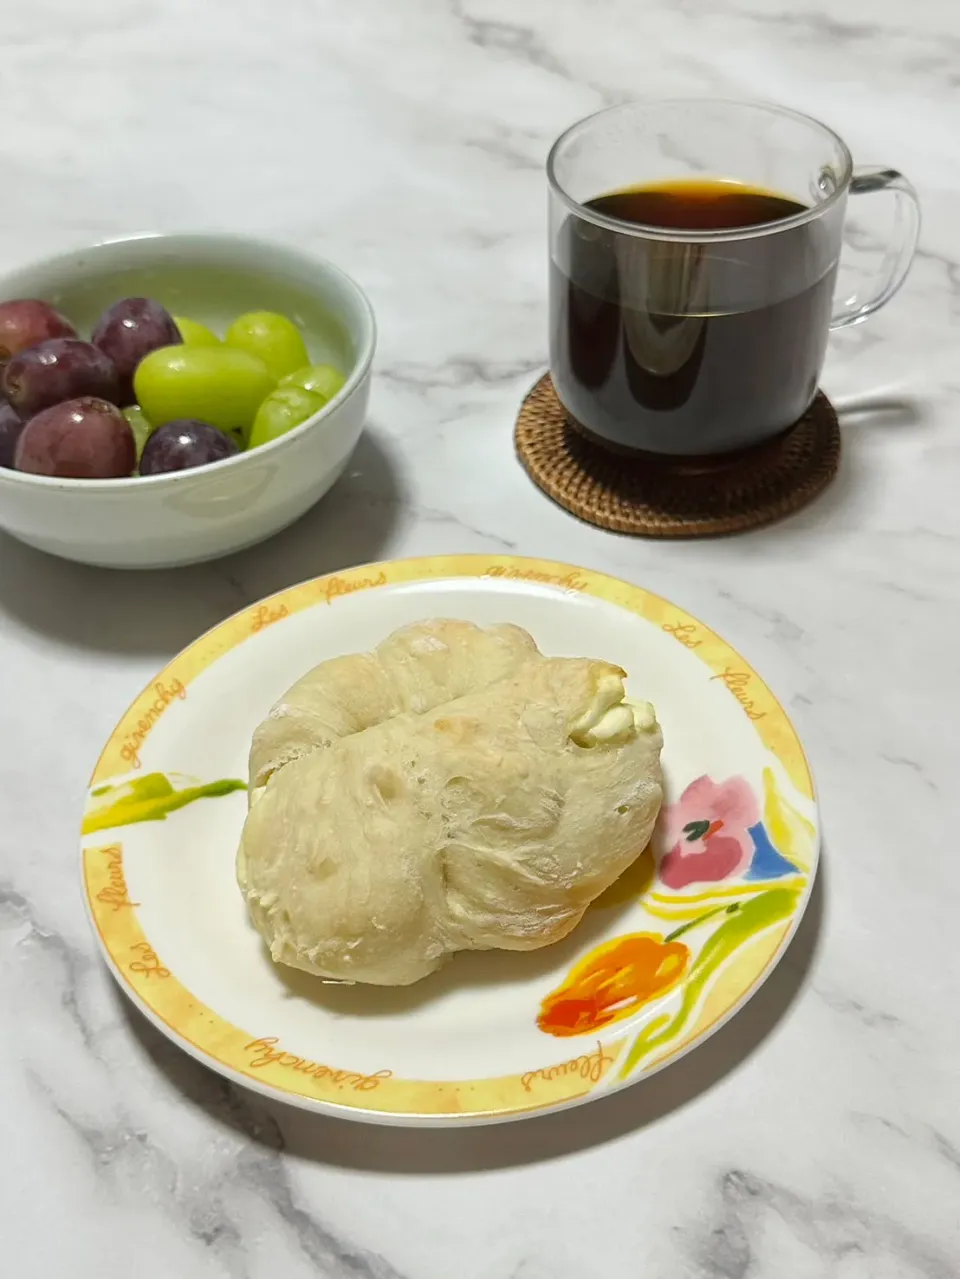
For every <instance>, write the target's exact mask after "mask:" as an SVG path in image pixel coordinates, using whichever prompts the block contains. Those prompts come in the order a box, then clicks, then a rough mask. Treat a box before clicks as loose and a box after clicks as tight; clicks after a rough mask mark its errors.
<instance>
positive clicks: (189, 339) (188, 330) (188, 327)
mask: <svg viewBox="0 0 960 1279" xmlns="http://www.w3.org/2000/svg"><path fill="white" fill-rule="evenodd" d="M173 322H174V324H175V325H176V326H177V328H178V329H179V330H180V336H181V337H182V338H183V344H184V346H219V345H220V339H219V338H218V337H217V335H216V333H214V331H213V329H208V328H207V326H206V325H205V324H200V323H199V322H198V321H197V320H188V319H187V317H186V316H185V315H175V316H174V317H173Z"/></svg>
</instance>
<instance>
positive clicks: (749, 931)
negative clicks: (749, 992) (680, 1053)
mask: <svg viewBox="0 0 960 1279" xmlns="http://www.w3.org/2000/svg"><path fill="white" fill-rule="evenodd" d="M799 896H800V887H797V888H772V889H770V891H769V892H766V893H761V894H760V895H759V896H757V897H754V898H752V899H751V900H749V901H744V902H741V904H740V909H739V910H738V911H737V913H736V914H735V915H730V916H728V918H727V919H726V920H725V921H724V923H722V924H721V925H720V927H719V928H718V929H717V930H716V932H715V933H712V934H711V936H710V937H709V938H708V940H707V941H706V942H705V943H704V946H703V949H702V950H701V951H700V954H699V955H698V956H697V958H696V959H695V960H694V963H693V967H692V968H691V969H690V975H689V976H688V978H687V980H686V983H685V984H684V987H683V999H682V1001H681V1004H680V1007H679V1008H678V1009H677V1011H676V1013H675V1014H674V1015H673V1016H672V1017H668V1016H663V1017H656V1018H654V1020H653V1021H651V1022H649V1023H648V1024H647V1025H646V1026H644V1028H643V1030H641V1031H640V1033H639V1034H638V1035H637V1037H636V1039H635V1040H634V1041H633V1043H632V1044H631V1045H630V1051H629V1052H628V1053H627V1056H626V1059H625V1061H624V1063H623V1065H622V1066H621V1067H620V1078H621V1079H626V1078H628V1076H629V1075H631V1074H632V1073H633V1071H634V1070H635V1069H636V1067H637V1065H638V1063H639V1062H641V1061H642V1060H643V1058H644V1057H646V1056H647V1055H648V1054H649V1053H651V1052H652V1051H653V1050H654V1049H655V1048H659V1047H660V1046H661V1044H665V1043H668V1042H669V1041H670V1040H671V1039H673V1037H674V1036H675V1035H676V1034H677V1033H678V1032H679V1031H680V1030H681V1029H682V1028H683V1026H684V1024H685V1023H686V1021H687V1018H688V1017H689V1016H690V1013H691V1012H692V1011H693V1009H694V1007H695V1006H696V1004H697V1001H698V1000H699V998H700V996H701V994H702V993H703V990H704V988H705V987H706V985H707V982H708V981H709V980H710V978H711V977H712V976H713V975H714V973H715V972H716V971H717V970H718V969H719V968H720V967H721V966H722V965H723V964H724V963H725V962H726V960H728V959H729V958H730V956H731V955H732V954H733V952H734V951H735V950H737V949H738V947H740V946H741V945H742V944H743V943H744V942H745V941H747V940H748V939H749V938H750V937H753V936H754V935H755V934H756V933H758V932H760V930H761V929H764V928H769V927H770V925H771V924H776V923H778V922H779V921H780V920H782V919H789V918H790V916H791V915H792V914H793V912H794V911H795V910H796V908H797V901H798V899H799Z"/></svg>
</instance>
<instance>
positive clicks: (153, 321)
mask: <svg viewBox="0 0 960 1279" xmlns="http://www.w3.org/2000/svg"><path fill="white" fill-rule="evenodd" d="M90 340H91V342H92V343H93V345H94V346H98V347H99V348H100V350H101V351H102V352H103V353H104V355H106V356H108V357H109V358H110V359H111V360H112V361H113V363H114V365H115V367H116V370H117V374H118V376H119V378H120V392H119V394H120V399H119V401H118V403H120V404H132V403H133V399H134V396H133V374H134V370H135V369H136V367H137V365H138V364H139V363H140V361H141V360H142V359H143V357H144V356H145V355H149V354H150V352H151V351H155V350H156V349H157V348H158V347H161V346H174V345H178V344H179V343H180V341H181V337H180V330H179V329H178V328H177V326H176V325H175V324H174V322H173V317H172V316H171V315H170V313H169V312H168V311H167V310H165V309H164V307H162V306H161V305H160V303H159V302H154V301H153V300H152V299H151V298H121V300H120V301H119V302H114V304H113V306H109V307H107V309H106V311H104V313H103V315H101V317H100V319H99V320H98V321H97V327H96V328H95V329H94V330H93V337H92V338H91V339H90Z"/></svg>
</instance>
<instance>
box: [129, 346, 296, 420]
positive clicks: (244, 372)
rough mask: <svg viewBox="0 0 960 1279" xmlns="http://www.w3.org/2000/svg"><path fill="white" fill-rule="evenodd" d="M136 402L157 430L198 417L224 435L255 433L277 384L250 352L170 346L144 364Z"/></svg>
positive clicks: (137, 376)
mask: <svg viewBox="0 0 960 1279" xmlns="http://www.w3.org/2000/svg"><path fill="white" fill-rule="evenodd" d="M133 386H134V390H135V391H136V393H137V403H138V404H139V405H140V407H141V408H142V409H143V411H144V413H146V415H147V417H148V418H149V419H150V421H151V422H155V423H156V424H157V425H158V426H159V425H162V424H163V423H164V422H170V421H172V420H173V419H174V418H179V417H189V418H199V420H200V421H201V422H209V423H210V425H211V426H215V427H217V428H219V430H221V431H229V430H231V429H233V428H236V427H239V428H241V429H242V430H243V431H244V432H246V431H248V430H249V429H250V426H251V424H252V423H253V419H254V417H255V416H256V412H257V409H258V408H259V407H260V403H261V401H262V400H263V399H265V398H266V396H267V395H269V393H270V392H271V391H272V390H273V388H274V386H275V380H274V379H273V378H272V377H271V376H270V374H269V373H268V372H267V368H266V365H265V364H264V363H263V361H262V360H258V359H257V358H256V357H255V356H253V355H248V354H247V353H246V351H237V350H235V349H234V348H233V347H230V346H224V345H223V343H221V344H220V345H218V346H168V347H164V348H162V349H161V350H159V351H151V353H150V354H149V355H148V356H147V357H146V358H145V359H144V360H142V361H141V362H140V367H139V368H138V369H137V371H136V373H135V374H134V376H133Z"/></svg>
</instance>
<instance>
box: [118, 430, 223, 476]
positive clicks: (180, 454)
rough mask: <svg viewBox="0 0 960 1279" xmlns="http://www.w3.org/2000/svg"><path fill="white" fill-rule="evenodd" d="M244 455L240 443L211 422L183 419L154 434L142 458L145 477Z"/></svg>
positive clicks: (145, 447)
mask: <svg viewBox="0 0 960 1279" xmlns="http://www.w3.org/2000/svg"><path fill="white" fill-rule="evenodd" d="M239 452H240V446H239V444H238V443H237V442H236V440H234V439H232V438H231V437H230V436H229V435H226V434H225V433H224V432H223V431H218V430H217V428H216V427H215V426H210V425H209V423H207V422H198V421H197V420H196V418H189V417H182V418H177V419H176V421H173V422H167V423H165V424H164V425H163V426H160V427H158V428H157V430H155V431H154V432H153V434H152V435H151V436H150V438H149V440H147V442H146V444H145V445H144V449H143V455H142V456H141V458H140V474H141V475H164V474H166V473H167V472H168V471H186V470H188V469H189V468H190V467H193V466H206V465H207V464H208V463H209V462H219V461H221V460H222V459H223V458H225V457H233V456H234V454H235V453H239Z"/></svg>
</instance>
